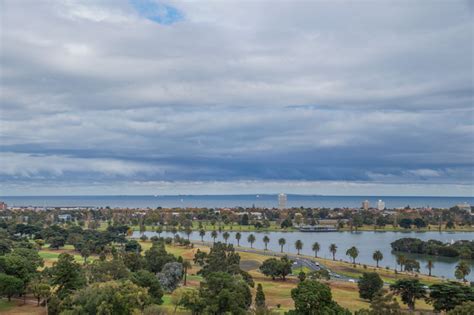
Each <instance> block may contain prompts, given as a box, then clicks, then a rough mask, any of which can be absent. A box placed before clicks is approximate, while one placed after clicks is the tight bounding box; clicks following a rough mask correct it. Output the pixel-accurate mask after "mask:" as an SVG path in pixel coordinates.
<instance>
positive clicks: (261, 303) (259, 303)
mask: <svg viewBox="0 0 474 315" xmlns="http://www.w3.org/2000/svg"><path fill="white" fill-rule="evenodd" d="M255 306H256V307H257V308H264V307H265V293H263V288H262V284H261V283H259V284H258V285H257V292H256V293H255Z"/></svg>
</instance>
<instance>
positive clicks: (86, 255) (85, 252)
mask: <svg viewBox="0 0 474 315" xmlns="http://www.w3.org/2000/svg"><path fill="white" fill-rule="evenodd" d="M90 255H91V250H90V249H89V247H88V246H84V247H82V248H81V256H82V258H84V264H86V263H87V258H89V256H90Z"/></svg>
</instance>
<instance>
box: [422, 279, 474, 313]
mask: <svg viewBox="0 0 474 315" xmlns="http://www.w3.org/2000/svg"><path fill="white" fill-rule="evenodd" d="M428 301H429V302H430V303H431V304H433V307H434V309H435V310H436V311H449V310H452V309H453V308H455V307H456V306H457V305H459V304H462V303H464V302H467V301H474V287H468V286H465V285H462V284H460V283H458V282H446V283H437V284H433V285H432V286H431V287H430V295H429V298H428Z"/></svg>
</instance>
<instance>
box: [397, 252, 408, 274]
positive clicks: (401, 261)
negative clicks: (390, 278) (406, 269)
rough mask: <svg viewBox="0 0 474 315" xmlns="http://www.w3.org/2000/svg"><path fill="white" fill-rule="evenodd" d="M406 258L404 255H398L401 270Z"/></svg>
mask: <svg viewBox="0 0 474 315" xmlns="http://www.w3.org/2000/svg"><path fill="white" fill-rule="evenodd" d="M405 261H406V258H405V256H403V255H397V265H400V271H402V268H403V266H404V265H405Z"/></svg>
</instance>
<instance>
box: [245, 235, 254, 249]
mask: <svg viewBox="0 0 474 315" xmlns="http://www.w3.org/2000/svg"><path fill="white" fill-rule="evenodd" d="M247 241H248V242H249V243H250V248H253V243H254V242H255V235H253V234H250V235H249V237H247Z"/></svg>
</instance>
